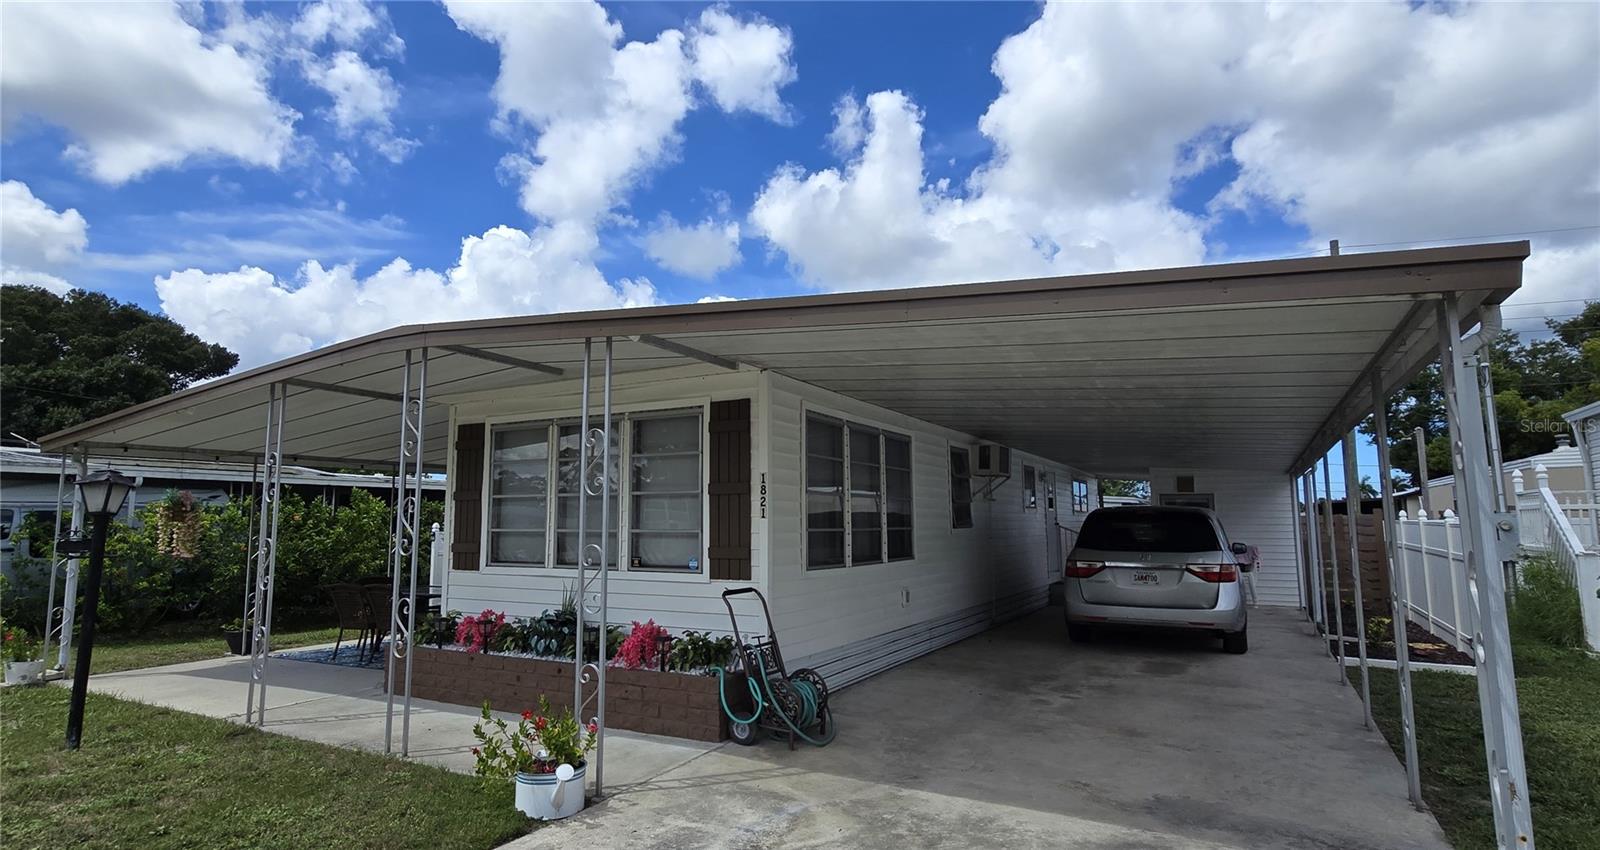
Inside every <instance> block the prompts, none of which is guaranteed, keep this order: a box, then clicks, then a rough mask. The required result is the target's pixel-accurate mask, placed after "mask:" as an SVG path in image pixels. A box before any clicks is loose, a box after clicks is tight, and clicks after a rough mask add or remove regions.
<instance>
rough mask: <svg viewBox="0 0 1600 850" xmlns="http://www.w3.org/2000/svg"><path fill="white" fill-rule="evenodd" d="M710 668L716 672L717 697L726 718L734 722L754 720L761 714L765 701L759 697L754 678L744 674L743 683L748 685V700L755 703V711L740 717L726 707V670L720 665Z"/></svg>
mask: <svg viewBox="0 0 1600 850" xmlns="http://www.w3.org/2000/svg"><path fill="white" fill-rule="evenodd" d="M711 669H712V671H713V672H715V673H716V674H717V698H718V699H720V700H722V712H723V713H724V714H726V715H728V719H729V720H732V721H733V722H735V723H754V722H756V718H758V717H760V716H761V711H762V709H764V708H765V707H766V703H765V702H763V701H762V699H761V689H760V688H758V687H756V682H755V680H754V679H751V678H750V677H748V676H746V677H745V680H744V683H745V684H747V685H749V686H750V701H751V702H753V703H755V704H756V713H755V714H752V715H750V716H749V717H740V716H739V715H737V714H734V713H733V709H731V708H729V707H728V689H727V686H726V685H727V683H726V681H725V678H724V677H726V676H727V671H726V670H723V669H722V668H721V667H713V668H711Z"/></svg>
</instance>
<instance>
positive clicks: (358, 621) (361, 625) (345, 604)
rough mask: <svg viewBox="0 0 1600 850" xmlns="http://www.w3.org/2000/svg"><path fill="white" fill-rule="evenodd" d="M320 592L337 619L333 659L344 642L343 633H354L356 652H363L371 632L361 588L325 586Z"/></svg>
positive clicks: (341, 585) (347, 585) (353, 586)
mask: <svg viewBox="0 0 1600 850" xmlns="http://www.w3.org/2000/svg"><path fill="white" fill-rule="evenodd" d="M322 591H323V592H324V593H326V594H327V595H328V599H329V600H331V601H332V602H333V613H334V614H335V615H336V616H337V617H338V619H339V634H338V636H337V637H335V638H334V641H333V657H334V658H335V659H337V658H338V657H339V645H340V644H341V643H343V642H344V633H345V632H346V631H350V630H354V631H355V633H356V651H357V652H360V651H362V650H364V649H365V648H366V647H365V644H366V640H367V637H368V635H369V634H370V633H371V631H372V617H371V616H370V615H369V614H368V613H367V600H366V597H365V596H364V595H363V594H362V592H361V586H360V585H357V584H325V585H323V586H322Z"/></svg>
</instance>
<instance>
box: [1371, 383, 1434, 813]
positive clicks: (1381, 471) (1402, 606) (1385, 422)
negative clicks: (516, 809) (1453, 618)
mask: <svg viewBox="0 0 1600 850" xmlns="http://www.w3.org/2000/svg"><path fill="white" fill-rule="evenodd" d="M1372 426H1373V427H1372V431H1373V433H1374V434H1377V435H1378V437H1377V440H1376V442H1377V444H1378V476H1379V480H1380V481H1381V482H1382V483H1381V485H1380V488H1381V493H1382V495H1383V540H1384V550H1383V560H1384V563H1385V564H1386V565H1387V566H1388V570H1389V610H1390V617H1391V618H1392V619H1393V623H1394V667H1395V674H1396V675H1397V676H1398V678H1399V686H1400V732H1401V734H1402V736H1403V737H1404V738H1405V754H1406V793H1407V795H1408V796H1409V797H1410V798H1411V805H1413V806H1415V807H1416V808H1417V810H1418V811H1421V810H1422V774H1421V772H1420V770H1419V768H1418V765H1417V725H1416V713H1415V711H1414V710H1413V707H1412V704H1411V641H1410V640H1409V639H1407V637H1406V621H1407V620H1408V619H1409V616H1410V611H1411V601H1410V599H1409V598H1408V596H1407V594H1406V588H1405V579H1404V577H1403V576H1400V575H1398V574H1397V573H1398V571H1397V570H1396V569H1395V562H1396V560H1397V559H1396V558H1395V551H1396V548H1395V547H1396V546H1397V545H1398V543H1399V540H1398V539H1397V536H1396V535H1397V534H1398V528H1397V523H1396V522H1395V513H1394V482H1393V481H1391V480H1390V474H1389V399H1388V398H1387V397H1386V396H1384V394H1383V379H1382V378H1381V377H1380V376H1379V375H1378V374H1376V373H1374V374H1373V376H1372Z"/></svg>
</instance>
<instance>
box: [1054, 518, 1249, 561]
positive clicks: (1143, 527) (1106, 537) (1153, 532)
mask: <svg viewBox="0 0 1600 850" xmlns="http://www.w3.org/2000/svg"><path fill="white" fill-rule="evenodd" d="M1078 546H1079V547H1080V548H1083V549H1101V550H1109V551H1113V552H1215V551H1218V550H1220V549H1221V548H1222V544H1221V543H1219V542H1218V541H1217V533H1216V531H1215V530H1214V529H1212V527H1211V521H1210V520H1209V519H1207V518H1206V516H1205V515H1204V514H1200V513H1195V512H1193V511H1174V510H1165V511H1164V510H1159V509H1151V510H1132V511H1128V510H1115V511H1097V512H1095V513H1092V514H1090V515H1089V518H1088V519H1087V520H1084V523H1083V530H1082V531H1081V532H1080V533H1079V534H1078Z"/></svg>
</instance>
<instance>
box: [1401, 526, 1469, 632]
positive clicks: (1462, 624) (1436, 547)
mask: <svg viewBox="0 0 1600 850" xmlns="http://www.w3.org/2000/svg"><path fill="white" fill-rule="evenodd" d="M1395 526H1396V532H1397V534H1396V536H1397V537H1398V540H1396V542H1395V557H1396V558H1397V559H1398V560H1399V563H1397V564H1396V565H1395V566H1396V568H1397V570H1398V572H1399V573H1400V579H1401V581H1403V582H1404V583H1405V594H1406V601H1407V608H1408V611H1407V616H1408V617H1409V618H1410V619H1411V621H1412V622H1414V623H1416V624H1418V625H1420V626H1422V627H1423V628H1425V629H1427V630H1428V631H1430V632H1433V633H1434V634H1436V635H1438V636H1440V637H1442V638H1444V639H1445V640H1447V641H1449V642H1450V644H1451V645H1452V646H1454V647H1455V648H1456V649H1459V650H1461V651H1462V652H1470V651H1471V650H1472V634H1473V631H1474V630H1475V629H1476V628H1477V625H1478V611H1477V608H1476V607H1474V606H1473V604H1472V596H1471V594H1470V593H1469V592H1468V590H1467V559H1466V556H1465V555H1463V554H1462V546H1461V521H1460V520H1458V519H1456V516H1455V514H1454V513H1453V512H1451V511H1445V517H1444V519H1428V518H1426V517H1423V516H1420V515H1419V516H1417V517H1414V518H1413V517H1408V516H1406V512H1405V511H1401V512H1400V517H1399V519H1398V520H1397V521H1396V522H1395Z"/></svg>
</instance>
